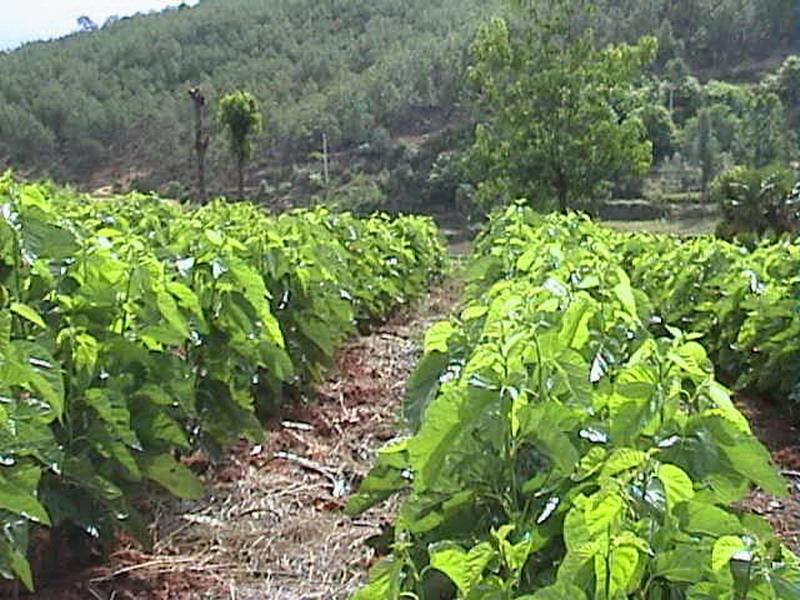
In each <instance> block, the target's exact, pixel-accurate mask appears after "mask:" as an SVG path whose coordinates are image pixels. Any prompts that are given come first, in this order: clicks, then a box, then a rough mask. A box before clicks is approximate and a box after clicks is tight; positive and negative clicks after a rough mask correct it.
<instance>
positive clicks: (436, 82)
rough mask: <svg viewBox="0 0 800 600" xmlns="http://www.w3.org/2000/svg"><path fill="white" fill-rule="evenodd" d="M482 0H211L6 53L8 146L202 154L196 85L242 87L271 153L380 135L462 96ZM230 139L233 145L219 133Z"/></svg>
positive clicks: (81, 152) (83, 170)
mask: <svg viewBox="0 0 800 600" xmlns="http://www.w3.org/2000/svg"><path fill="white" fill-rule="evenodd" d="M491 12H493V11H492V2H486V1H484V0H403V1H402V2H398V1H396V0H324V1H319V0H203V1H201V2H200V4H199V5H198V6H197V7H195V8H185V7H184V8H178V9H173V10H168V11H166V12H163V13H161V14H157V15H149V16H138V17H134V18H129V19H121V20H119V21H116V22H113V23H111V24H108V25H107V26H104V27H103V28H102V29H101V30H100V31H97V32H93V33H79V34H75V35H72V36H69V37H67V38H65V39H62V40H59V41H55V42H50V43H36V44H30V45H27V46H25V47H23V48H22V49H20V50H18V51H16V52H12V53H10V54H8V55H5V56H2V57H0V149H1V150H0V152H1V153H3V154H6V155H8V156H9V157H10V159H11V161H12V162H13V163H16V164H23V165H25V166H31V167H40V168H48V169H49V170H51V171H52V172H53V173H54V174H56V175H62V176H63V175H66V176H77V177H82V176H86V175H88V174H89V173H91V172H92V171H94V170H96V169H97V168H98V167H101V166H103V165H104V164H107V163H109V162H110V160H109V159H111V161H113V160H119V159H122V158H124V157H126V156H127V157H130V161H131V164H130V166H131V168H132V169H135V170H142V171H147V170H149V169H165V168H166V169H168V170H169V169H173V170H174V169H175V168H176V166H180V165H182V164H183V163H184V162H186V161H187V160H188V159H190V151H191V144H190V142H189V140H188V138H189V134H190V131H191V123H192V121H191V119H192V116H191V114H192V113H191V110H192V109H191V103H190V101H189V97H188V95H187V90H188V88H189V86H190V85H191V86H193V85H202V86H204V88H205V89H206V92H207V93H208V95H209V96H210V97H211V100H212V102H213V99H214V97H215V96H219V94H220V93H223V92H227V91H231V90H233V89H237V88H243V89H246V90H248V91H250V92H251V93H253V94H254V95H255V96H256V97H257V98H258V99H259V100H260V102H261V106H262V109H263V112H264V119H265V123H264V125H265V126H264V134H263V138H264V139H263V140H261V143H259V144H258V147H259V148H260V149H261V151H262V152H264V151H267V150H270V149H273V150H274V149H281V148H290V149H292V150H294V151H295V152H301V151H304V150H308V149H310V148H312V147H313V148H317V147H318V145H319V134H321V132H323V131H324V132H326V133H327V135H328V138H329V139H330V142H331V145H332V147H334V148H336V147H341V146H342V145H346V144H352V143H361V142H365V141H369V140H370V139H372V138H373V137H374V136H375V135H380V134H382V133H383V132H381V131H379V130H378V126H379V125H383V126H384V127H391V126H393V125H396V124H399V123H401V122H402V121H403V120H404V119H406V118H407V117H408V116H409V111H410V109H413V108H414V107H428V108H430V107H445V106H451V105H453V104H454V102H455V100H456V96H457V94H458V88H459V87H460V84H461V81H460V77H461V73H462V68H461V64H462V61H463V58H464V50H465V46H466V43H467V41H468V40H469V39H470V37H471V35H472V33H473V32H474V28H475V25H476V23H478V22H479V21H480V20H481V19H482V18H484V17H485V16H486V15H487V14H489V13H491ZM220 145H221V144H220Z"/></svg>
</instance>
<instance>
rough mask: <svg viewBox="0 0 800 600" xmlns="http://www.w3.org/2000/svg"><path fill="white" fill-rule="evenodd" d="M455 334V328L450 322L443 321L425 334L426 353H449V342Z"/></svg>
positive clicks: (424, 346)
mask: <svg viewBox="0 0 800 600" xmlns="http://www.w3.org/2000/svg"><path fill="white" fill-rule="evenodd" d="M454 333H455V327H453V324H452V323H450V321H441V322H440V323H437V324H436V325H434V326H433V327H431V328H430V329H428V331H427V332H426V333H425V342H424V344H423V348H424V349H425V353H426V354H429V353H431V352H441V353H443V354H446V353H447V341H448V340H449V339H450V337H451V336H452V335H453V334H454Z"/></svg>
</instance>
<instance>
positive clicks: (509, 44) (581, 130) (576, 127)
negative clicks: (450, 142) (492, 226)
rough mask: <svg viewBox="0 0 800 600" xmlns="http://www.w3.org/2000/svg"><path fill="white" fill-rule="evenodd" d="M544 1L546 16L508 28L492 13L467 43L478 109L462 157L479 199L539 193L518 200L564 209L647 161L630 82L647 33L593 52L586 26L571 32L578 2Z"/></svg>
mask: <svg viewBox="0 0 800 600" xmlns="http://www.w3.org/2000/svg"><path fill="white" fill-rule="evenodd" d="M552 5H553V6H551V7H549V10H548V12H547V15H546V16H540V15H539V14H538V12H537V11H529V10H521V11H518V12H516V13H514V17H516V18H515V19H514V21H513V22H514V25H516V27H515V29H516V31H515V30H514V29H512V28H511V27H510V26H509V23H507V22H506V21H505V20H503V19H500V18H495V19H493V20H492V21H491V22H489V23H488V24H486V25H483V26H482V27H481V28H480V30H479V32H478V35H477V38H476V40H475V43H474V44H473V47H472V59H473V60H472V64H471V65H470V67H469V71H468V74H469V79H470V80H471V81H472V82H473V83H474V84H475V85H476V86H477V88H478V95H479V97H480V103H481V106H482V107H483V109H484V111H485V113H486V114H487V116H488V119H487V122H486V123H481V124H479V125H478V128H477V130H476V132H475V144H474V146H473V147H472V149H471V151H470V152H469V156H468V160H469V162H470V164H471V165H472V168H473V169H475V170H476V171H478V173H479V174H478V178H479V181H480V183H479V184H478V190H477V193H478V201H479V202H480V203H481V204H490V202H496V201H498V200H499V201H500V202H503V201H505V202H508V201H510V200H515V199H517V198H521V197H523V196H525V195H526V193H527V194H530V193H531V190H542V191H543V192H544V194H545V198H543V199H539V198H531V197H528V200H529V201H531V202H536V203H537V204H542V203H546V202H547V201H548V200H549V199H550V198H555V199H556V200H557V204H556V206H557V207H558V208H559V209H560V210H562V211H566V210H567V208H568V207H569V206H573V207H574V206H575V203H576V201H579V200H586V199H591V198H593V197H594V196H595V195H596V194H597V193H598V192H599V191H600V186H601V185H602V184H603V183H604V182H608V181H613V180H615V179H618V178H620V177H623V176H626V175H630V174H633V175H643V174H644V173H646V172H647V169H648V167H649V166H650V158H651V156H652V152H653V147H652V145H651V144H650V143H649V142H648V141H647V138H646V130H645V128H644V124H643V123H642V121H641V120H640V119H639V118H638V115H637V114H636V109H637V108H639V106H637V103H636V98H637V97H636V96H635V95H634V93H633V91H634V87H633V83H634V80H635V79H636V78H638V76H639V75H640V74H641V71H642V69H643V68H644V67H645V66H647V65H648V64H649V63H650V62H651V61H652V60H653V59H654V58H655V53H656V42H655V39H653V38H643V39H642V40H640V41H639V42H638V44H637V45H635V46H628V45H624V44H622V45H610V46H608V47H606V48H604V49H602V50H597V49H596V42H595V40H594V36H593V31H592V29H589V28H584V29H578V30H577V31H575V30H576V29H577V28H576V26H575V23H576V21H578V20H579V19H580V18H581V17H582V16H584V11H582V10H580V8H578V9H575V6H578V7H583V5H584V3H583V2H575V1H573V2H554V3H552ZM587 14H588V13H587ZM545 205H546V204H545Z"/></svg>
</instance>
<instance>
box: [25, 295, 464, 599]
mask: <svg viewBox="0 0 800 600" xmlns="http://www.w3.org/2000/svg"><path fill="white" fill-rule="evenodd" d="M459 297H460V290H458V289H457V286H456V284H454V283H452V282H446V283H445V285H443V286H441V287H439V288H437V289H436V290H434V291H433V292H432V293H431V294H430V295H429V296H428V297H426V298H425V299H423V300H422V301H420V302H418V303H417V304H415V305H414V306H412V307H409V308H407V309H405V310H403V311H401V312H400V313H398V314H396V315H395V316H394V317H393V318H392V319H391V320H390V321H389V322H388V323H386V324H385V325H383V326H381V327H377V328H375V329H374V330H373V331H371V332H370V333H368V334H366V335H363V336H358V337H356V338H354V339H353V340H351V341H350V342H349V343H348V344H346V345H345V346H344V348H343V349H342V350H341V352H340V353H339V356H338V359H337V366H336V369H335V370H334V371H333V372H332V374H331V377H330V378H329V379H328V380H327V381H325V382H324V383H323V384H322V385H320V386H319V388H318V391H317V394H316V397H315V398H313V399H312V400H311V401H309V402H308V403H307V404H305V405H298V406H293V407H287V409H286V410H285V412H284V413H283V414H282V415H280V417H279V418H276V419H275V420H273V421H272V422H271V423H269V425H268V428H267V429H268V431H267V435H266V439H265V441H264V443H263V444H259V445H252V444H245V443H242V444H240V445H239V446H238V447H236V448H235V449H234V450H233V452H232V453H231V456H230V460H229V461H227V463H226V464H225V466H224V467H222V468H219V469H213V468H211V467H210V466H208V465H206V464H204V463H203V461H202V460H199V461H198V464H195V467H197V468H198V469H200V470H202V469H203V468H205V469H206V472H205V475H204V477H205V479H206V480H207V483H208V489H209V492H208V494H207V496H206V498H205V499H204V500H203V501H200V502H193V503H190V502H178V501H174V500H168V499H164V500H160V501H159V500H156V501H153V503H152V504H151V505H150V506H149V510H148V512H149V513H151V514H153V515H155V522H154V525H153V527H152V535H153V539H154V540H155V547H154V549H153V552H152V553H148V554H145V553H143V552H141V551H139V550H137V549H135V548H134V547H133V546H131V547H130V548H124V549H121V550H118V551H117V552H115V553H114V554H113V555H112V557H111V560H110V561H108V563H107V564H106V565H104V566H103V567H99V568H96V569H93V570H90V571H88V572H85V573H83V574H82V575H81V576H80V577H76V578H75V580H74V581H64V580H61V581H58V582H54V583H53V585H52V587H50V588H43V589H40V590H39V591H38V593H37V594H36V596H35V597H36V598H58V599H59V600H66V599H69V600H72V598H89V599H91V598H95V599H98V600H100V599H102V600H111V599H112V598H113V599H114V600H134V599H135V600H139V599H142V600H144V599H147V600H167V599H169V600H189V599H192V600H194V599H201V598H202V599H223V598H224V599H228V600H230V599H236V600H256V599H259V600H260V599H266V598H269V599H270V600H312V599H315V598H319V599H323V598H324V599H325V600H337V599H340V598H342V599H343V598H347V597H348V596H349V595H350V594H351V593H352V592H353V591H354V590H355V589H356V588H357V587H358V585H359V584H360V583H361V582H362V580H363V577H364V575H365V573H366V569H367V568H368V566H369V565H370V563H371V561H372V556H371V551H370V549H369V548H368V546H367V545H366V544H365V543H364V542H365V540H366V539H368V538H369V537H371V536H373V535H376V534H378V533H380V531H381V525H382V524H383V523H385V522H387V521H388V520H389V518H390V516H391V510H392V507H391V506H383V507H379V508H377V509H375V510H373V511H370V512H369V513H367V514H365V515H363V516H362V517H360V518H358V519H355V520H353V519H350V518H348V517H346V516H344V515H343V514H342V511H341V509H342V507H343V506H344V504H345V501H346V497H347V496H348V495H349V494H350V493H351V492H352V491H353V489H354V487H355V486H356V485H357V482H358V481H359V480H360V479H361V478H362V477H363V476H364V475H365V474H366V472H367V471H368V470H369V467H370V464H371V462H372V459H373V457H374V455H375V452H376V450H377V449H379V448H380V447H381V446H383V445H384V444H385V443H386V442H387V441H388V440H390V439H392V438H394V437H395V436H397V435H400V434H402V431H401V430H400V426H399V422H398V414H399V410H400V405H401V401H402V397H403V393H404V387H405V382H406V379H407V377H408V375H409V373H410V371H411V369H412V368H413V365H414V363H415V362H416V359H417V357H418V353H419V342H420V340H421V338H422V334H423V333H424V331H425V329H427V328H428V327H429V326H430V324H431V323H432V322H435V321H437V320H439V319H441V318H444V317H446V316H447V315H448V314H449V313H450V312H451V311H452V309H453V306H454V305H455V303H456V302H457V301H458V299H459Z"/></svg>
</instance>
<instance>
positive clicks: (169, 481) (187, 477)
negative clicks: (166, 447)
mask: <svg viewBox="0 0 800 600" xmlns="http://www.w3.org/2000/svg"><path fill="white" fill-rule="evenodd" d="M138 463H139V466H140V468H141V470H142V473H144V475H145V476H146V477H147V478H149V479H152V480H153V481H155V482H156V483H158V484H159V485H161V486H163V487H164V488H166V489H167V490H168V491H169V492H170V493H171V494H173V495H175V496H178V497H179V498H189V499H193V500H197V499H199V498H201V497H202V496H203V484H202V483H201V482H200V480H199V479H198V478H197V477H196V476H195V475H194V474H193V473H192V472H191V471H190V470H189V469H187V468H186V467H184V466H183V465H182V464H180V463H179V462H177V461H176V460H175V459H174V458H172V457H171V456H169V455H168V454H158V455H156V456H142V457H139V458H138Z"/></svg>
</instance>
